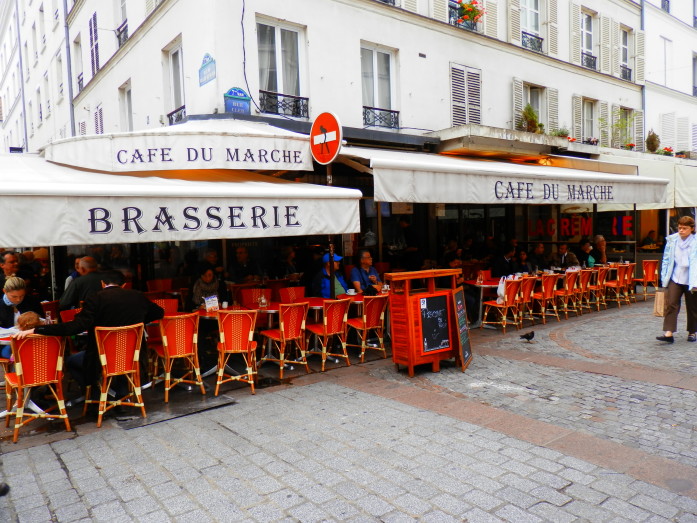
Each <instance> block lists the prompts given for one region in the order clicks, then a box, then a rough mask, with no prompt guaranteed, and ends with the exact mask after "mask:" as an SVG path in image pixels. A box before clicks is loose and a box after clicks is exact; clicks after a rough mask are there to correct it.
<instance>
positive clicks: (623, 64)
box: [620, 29, 632, 82]
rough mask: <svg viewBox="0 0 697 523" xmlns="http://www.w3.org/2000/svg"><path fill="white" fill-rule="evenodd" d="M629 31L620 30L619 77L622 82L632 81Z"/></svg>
mask: <svg viewBox="0 0 697 523" xmlns="http://www.w3.org/2000/svg"><path fill="white" fill-rule="evenodd" d="M629 42H630V36H629V31H628V30H626V29H621V30H620V77H621V78H622V79H623V80H628V81H630V82H631V81H632V70H631V69H630V67H629Z"/></svg>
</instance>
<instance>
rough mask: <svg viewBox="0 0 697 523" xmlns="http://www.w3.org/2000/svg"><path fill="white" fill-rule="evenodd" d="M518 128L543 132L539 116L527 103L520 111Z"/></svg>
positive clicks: (530, 131) (531, 131) (529, 131)
mask: <svg viewBox="0 0 697 523" xmlns="http://www.w3.org/2000/svg"><path fill="white" fill-rule="evenodd" d="M518 130H519V131H525V132H528V133H538V134H543V133H544V132H545V128H544V125H543V124H541V123H540V117H539V116H538V114H537V111H535V109H534V108H533V106H532V105H530V104H527V105H526V106H525V107H523V110H522V111H521V112H520V119H519V121H518Z"/></svg>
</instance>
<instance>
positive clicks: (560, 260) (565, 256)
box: [552, 243, 581, 269]
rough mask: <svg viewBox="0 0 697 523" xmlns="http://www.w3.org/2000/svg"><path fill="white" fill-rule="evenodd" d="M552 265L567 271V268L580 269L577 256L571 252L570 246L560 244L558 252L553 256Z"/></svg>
mask: <svg viewBox="0 0 697 523" xmlns="http://www.w3.org/2000/svg"><path fill="white" fill-rule="evenodd" d="M552 265H554V266H555V267H561V268H562V269H566V268H567V267H580V266H581V264H580V263H579V261H578V258H577V257H576V255H575V254H574V253H573V252H571V251H569V244H567V243H560V244H559V247H557V252H556V254H554V255H553V256H552Z"/></svg>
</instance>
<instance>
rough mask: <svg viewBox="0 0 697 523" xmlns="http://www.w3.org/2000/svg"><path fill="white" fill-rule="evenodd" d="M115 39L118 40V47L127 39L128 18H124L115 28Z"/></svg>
mask: <svg viewBox="0 0 697 523" xmlns="http://www.w3.org/2000/svg"><path fill="white" fill-rule="evenodd" d="M116 39H117V40H118V42H119V49H120V48H121V46H122V45H123V44H125V43H126V40H128V20H124V21H123V23H122V24H121V25H120V26H119V27H118V28H117V29H116Z"/></svg>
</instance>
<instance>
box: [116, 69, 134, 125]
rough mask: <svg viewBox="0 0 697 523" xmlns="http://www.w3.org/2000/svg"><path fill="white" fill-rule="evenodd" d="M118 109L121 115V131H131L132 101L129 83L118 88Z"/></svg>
mask: <svg viewBox="0 0 697 523" xmlns="http://www.w3.org/2000/svg"><path fill="white" fill-rule="evenodd" d="M119 109H120V113H121V130H122V131H132V130H133V101H132V98H131V81H130V80H128V81H127V82H126V83H124V84H123V85H122V86H121V87H120V88H119Z"/></svg>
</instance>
